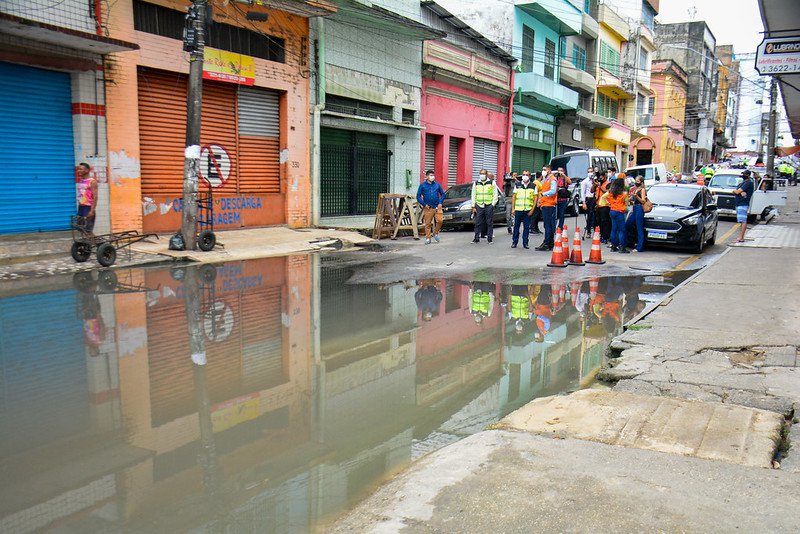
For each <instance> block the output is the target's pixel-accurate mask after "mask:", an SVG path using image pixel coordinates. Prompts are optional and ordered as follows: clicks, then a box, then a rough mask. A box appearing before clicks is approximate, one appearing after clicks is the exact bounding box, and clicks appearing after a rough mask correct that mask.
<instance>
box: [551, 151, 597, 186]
mask: <svg viewBox="0 0 800 534" xmlns="http://www.w3.org/2000/svg"><path fill="white" fill-rule="evenodd" d="M550 166H551V167H552V168H553V171H557V170H558V168H559V167H563V168H564V171H565V172H566V173H567V176H569V177H570V178H577V179H579V180H580V179H583V178H585V177H586V169H588V168H589V156H588V155H587V154H575V155H572V156H569V155H565V156H556V157H555V158H553V159H552V161H550Z"/></svg>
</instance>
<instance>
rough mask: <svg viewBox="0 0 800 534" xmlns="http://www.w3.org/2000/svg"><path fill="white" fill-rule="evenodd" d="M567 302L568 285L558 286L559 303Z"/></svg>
mask: <svg viewBox="0 0 800 534" xmlns="http://www.w3.org/2000/svg"><path fill="white" fill-rule="evenodd" d="M566 301H567V284H561V285H560V286H558V302H559V303H561V302H566Z"/></svg>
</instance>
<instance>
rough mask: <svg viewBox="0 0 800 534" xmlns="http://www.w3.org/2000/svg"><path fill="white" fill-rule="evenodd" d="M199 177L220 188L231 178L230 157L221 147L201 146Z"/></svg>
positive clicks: (212, 145) (214, 145)
mask: <svg viewBox="0 0 800 534" xmlns="http://www.w3.org/2000/svg"><path fill="white" fill-rule="evenodd" d="M200 176H202V177H203V178H205V180H206V181H207V182H208V183H209V184H211V187H220V186H222V185H224V184H225V182H227V181H228V178H230V176H231V157H230V155H229V154H228V151H227V150H225V148H224V147H222V146H221V145H216V144H209V145H203V148H202V150H201V152H200Z"/></svg>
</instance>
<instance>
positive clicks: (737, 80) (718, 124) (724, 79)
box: [714, 45, 742, 159]
mask: <svg viewBox="0 0 800 534" xmlns="http://www.w3.org/2000/svg"><path fill="white" fill-rule="evenodd" d="M715 54H716V56H717V58H718V60H719V66H718V68H719V83H718V85H717V116H716V119H715V121H714V144H715V145H716V147H717V149H716V156H717V159H721V157H722V156H723V155H724V153H725V151H726V150H727V149H729V148H732V147H733V146H734V145H735V144H736V141H735V140H736V123H737V122H738V120H739V92H740V90H741V85H742V78H741V74H740V72H739V61H738V60H736V59H734V58H735V54H734V52H733V45H721V46H718V47H717V48H716V50H715Z"/></svg>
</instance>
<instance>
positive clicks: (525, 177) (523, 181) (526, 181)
mask: <svg viewBox="0 0 800 534" xmlns="http://www.w3.org/2000/svg"><path fill="white" fill-rule="evenodd" d="M530 181H531V179H530V177H528V176H523V177H522V183H523V184H527V183H528V182H530Z"/></svg>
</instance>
